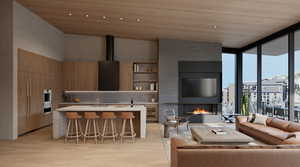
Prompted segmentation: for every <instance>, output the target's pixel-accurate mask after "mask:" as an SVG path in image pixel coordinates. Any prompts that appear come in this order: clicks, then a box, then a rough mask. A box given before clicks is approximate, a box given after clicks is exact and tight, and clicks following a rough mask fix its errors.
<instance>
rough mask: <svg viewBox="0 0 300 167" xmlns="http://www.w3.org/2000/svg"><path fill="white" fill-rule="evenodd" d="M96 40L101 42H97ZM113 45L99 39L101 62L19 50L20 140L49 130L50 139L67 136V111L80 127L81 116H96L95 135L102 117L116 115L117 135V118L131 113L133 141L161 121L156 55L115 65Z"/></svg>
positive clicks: (83, 123) (119, 127)
mask: <svg viewBox="0 0 300 167" xmlns="http://www.w3.org/2000/svg"><path fill="white" fill-rule="evenodd" d="M70 36H71V37H70V38H76V37H77V38H78V37H79V38H80V36H75V35H70ZM82 37H83V36H82ZM76 40H78V39H76ZM93 40H95V39H93ZM97 40H98V43H99V38H98V39H97ZM133 42H135V41H134V40H133ZM147 42H148V41H147ZM70 43H71V42H70ZM115 43H118V42H115V40H114V37H113V36H106V37H105V38H103V41H101V44H102V45H101V47H102V48H100V49H101V51H103V49H105V52H104V53H105V59H104V60H101V61H91V60H89V59H88V58H87V59H86V60H82V59H81V60H75V61H74V60H71V61H69V60H64V61H57V60H54V59H51V58H47V57H44V56H42V55H39V54H36V53H33V52H30V51H26V50H23V49H18V134H19V136H22V135H26V134H28V133H31V132H33V131H35V130H38V129H41V128H44V127H48V126H51V125H52V131H53V132H52V137H53V139H59V138H61V137H63V136H65V135H66V130H67V126H68V121H67V119H66V113H67V112H76V113H78V114H79V116H80V118H81V122H80V124H81V125H80V126H82V127H83V128H84V127H86V120H85V119H84V118H85V112H94V113H96V114H97V120H98V121H99V123H97V131H99V132H97V135H98V136H99V135H100V134H101V133H100V131H101V130H103V122H102V123H101V120H102V119H101V114H102V112H108V111H109V112H116V119H115V130H116V132H117V134H119V135H120V133H121V130H122V126H123V124H121V122H120V121H122V119H120V118H119V117H120V114H122V112H132V113H133V118H134V119H133V120H132V123H131V122H130V125H129V126H131V124H132V126H133V128H132V129H134V131H135V133H136V134H135V136H136V137H138V138H145V137H146V125H147V123H154V122H158V116H159V114H158V92H159V91H158V90H159V88H158V62H157V57H156V55H154V56H153V57H154V59H153V58H151V60H143V58H142V59H134V60H132V59H131V58H130V59H126V60H120V61H119V60H115V46H114V45H115ZM153 44H154V45H156V44H157V43H155V42H153V43H152V42H151V45H152V46H151V47H153V48H151V49H152V50H153V49H157V46H154V45H153ZM103 45H104V47H103ZM89 47H91V46H89ZM142 47H145V46H142ZM146 47H147V48H149V46H146ZM95 48H98V47H94V49H95ZM98 49H99V48H98ZM156 51H157V50H156ZM151 53H155V52H154V51H151ZM102 54H103V53H102ZM99 57H100V56H99ZM102 57H103V56H102ZM141 57H142V56H141ZM135 60H137V61H135ZM98 125H99V127H98ZM70 126H71V127H72V125H70ZM74 126H75V124H74ZM78 126H79V125H78ZM107 126H108V125H107ZM125 126H128V125H127V124H126V125H125ZM109 127H110V124H109V126H108V128H109ZM128 129H129V130H130V129H131V128H130V127H129V128H128V127H127V128H126V130H128ZM84 130H85V129H84ZM84 130H82V131H80V134H79V136H82V135H83V134H84ZM108 130H110V131H111V130H112V128H110V129H108ZM72 131H73V132H74V129H73V130H72ZM77 131H78V130H77ZM73 132H72V133H73ZM75 132H76V130H75ZM78 133H79V131H78Z"/></svg>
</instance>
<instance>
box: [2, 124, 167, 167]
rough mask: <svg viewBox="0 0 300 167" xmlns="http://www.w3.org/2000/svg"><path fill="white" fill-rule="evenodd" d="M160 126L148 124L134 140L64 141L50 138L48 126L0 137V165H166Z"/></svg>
mask: <svg viewBox="0 0 300 167" xmlns="http://www.w3.org/2000/svg"><path fill="white" fill-rule="evenodd" d="M160 127H161V126H160V125H159V124H148V127H147V134H148V136H147V138H146V139H143V140H141V139H137V141H136V143H134V144H133V143H130V142H126V143H124V144H113V143H112V142H110V141H106V142H105V143H104V144H94V143H93V140H91V141H90V142H89V143H87V144H78V145H76V144H74V143H67V144H64V141H63V140H52V139H51V135H50V134H51V128H44V129H41V130H39V131H36V132H34V133H32V134H29V135H26V136H23V137H20V138H19V139H18V140H17V141H0V166H1V167H2V166H3V167H168V166H169V162H168V158H167V155H168V154H167V153H166V150H165V148H164V145H163V142H162V138H161V128H160Z"/></svg>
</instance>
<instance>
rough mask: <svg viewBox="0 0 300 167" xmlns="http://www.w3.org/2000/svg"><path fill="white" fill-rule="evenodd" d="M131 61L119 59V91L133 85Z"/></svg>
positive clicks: (129, 88)
mask: <svg viewBox="0 0 300 167" xmlns="http://www.w3.org/2000/svg"><path fill="white" fill-rule="evenodd" d="M132 64H133V62H131V61H120V73H119V74H120V83H119V88H120V90H121V91H127V90H132V87H133V83H132V80H133V68H132Z"/></svg>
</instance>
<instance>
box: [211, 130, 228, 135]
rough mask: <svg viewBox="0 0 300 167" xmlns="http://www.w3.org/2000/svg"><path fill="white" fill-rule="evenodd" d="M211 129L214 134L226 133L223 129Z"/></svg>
mask: <svg viewBox="0 0 300 167" xmlns="http://www.w3.org/2000/svg"><path fill="white" fill-rule="evenodd" d="M211 131H212V132H213V133H214V134H216V135H226V134H227V133H226V132H225V131H224V130H223V129H212V130H211Z"/></svg>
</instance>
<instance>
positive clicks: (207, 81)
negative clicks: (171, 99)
mask: <svg viewBox="0 0 300 167" xmlns="http://www.w3.org/2000/svg"><path fill="white" fill-rule="evenodd" d="M181 82H182V83H181V85H182V88H181V90H182V92H181V95H182V97H183V98H186V97H187V98H188V97H194V98H195V97H196V98H197V97H198V98H210V97H216V96H217V89H218V84H217V78H182V80H181Z"/></svg>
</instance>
